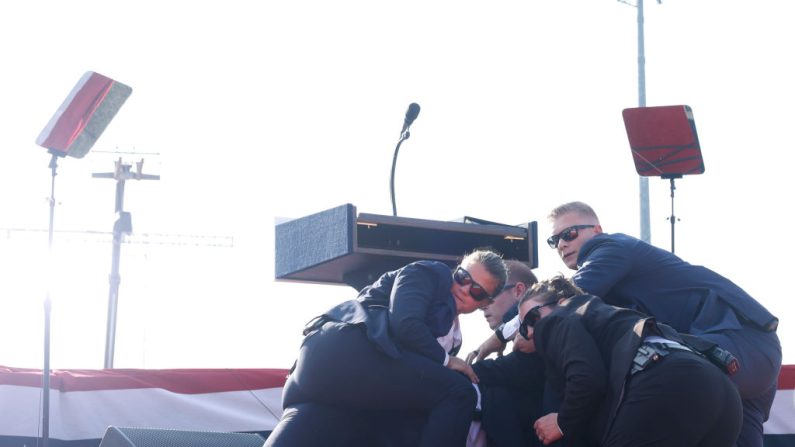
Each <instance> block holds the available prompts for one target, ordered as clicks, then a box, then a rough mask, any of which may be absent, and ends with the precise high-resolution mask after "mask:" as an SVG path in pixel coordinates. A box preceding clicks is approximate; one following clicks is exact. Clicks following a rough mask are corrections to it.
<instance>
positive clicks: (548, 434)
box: [533, 413, 563, 445]
mask: <svg viewBox="0 0 795 447" xmlns="http://www.w3.org/2000/svg"><path fill="white" fill-rule="evenodd" d="M533 429H535V431H536V436H538V440H539V441H541V443H542V444H544V445H549V444H552V443H553V442H555V441H557V440H558V439H560V438H562V437H563V432H562V431H561V430H560V426H559V425H558V414H557V413H549V414H548V415H546V416H541V417H540V418H538V420H537V421H536V422H535V424H533Z"/></svg>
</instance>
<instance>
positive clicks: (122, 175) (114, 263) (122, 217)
mask: <svg viewBox="0 0 795 447" xmlns="http://www.w3.org/2000/svg"><path fill="white" fill-rule="evenodd" d="M143 164H144V161H143V159H142V160H141V161H140V162H137V163H136V168H137V171H136V172H134V173H133V172H130V168H131V167H132V165H131V164H126V163H122V160H121V158H119V160H118V161H116V163H115V165H116V168H115V169H114V171H113V172H103V173H94V174H91V176H92V177H94V178H112V179H115V180H116V206H115V210H116V222H114V223H113V254H112V257H111V267H110V275H109V276H108V281H109V283H110V291H109V292H108V322H107V330H106V332H105V363H104V365H105V368H113V356H114V351H115V346H116V315H117V313H118V305H119V284H120V283H121V276H120V275H119V264H120V262H121V242H122V237H123V236H124V235H125V234H131V233H132V217H131V215H130V213H128V212H126V211H124V185H125V182H126V181H127V180H131V179H132V180H160V176H159V175H150V174H143V173H142V172H141V171H142V169H143Z"/></svg>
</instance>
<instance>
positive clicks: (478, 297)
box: [453, 266, 493, 301]
mask: <svg viewBox="0 0 795 447" xmlns="http://www.w3.org/2000/svg"><path fill="white" fill-rule="evenodd" d="M453 279H454V280H455V282H457V283H458V285H459V286H461V287H464V286H469V294H470V295H471V296H472V298H474V299H475V301H483V300H489V301H492V300H493V298H492V296H491V295H489V292H486V289H484V288H483V286H481V285H480V284H478V283H476V282H475V280H474V279H472V275H470V274H469V272H468V271H466V270H464V268H463V267H461V266H458V268H457V269H455V271H454V272H453Z"/></svg>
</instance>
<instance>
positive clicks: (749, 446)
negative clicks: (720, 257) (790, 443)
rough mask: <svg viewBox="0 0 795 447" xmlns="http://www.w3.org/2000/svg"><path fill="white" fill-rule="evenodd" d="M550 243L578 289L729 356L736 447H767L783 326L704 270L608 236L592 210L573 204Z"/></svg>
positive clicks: (558, 218) (560, 214)
mask: <svg viewBox="0 0 795 447" xmlns="http://www.w3.org/2000/svg"><path fill="white" fill-rule="evenodd" d="M549 220H550V222H551V224H552V236H551V237H550V238H549V239H548V240H547V242H548V243H549V245H550V247H552V248H555V249H556V250H557V252H558V254H559V255H560V258H561V259H562V260H563V262H564V263H565V264H566V266H567V267H569V268H571V269H576V270H577V272H576V273H575V274H574V276H573V278H572V279H573V281H574V282H575V284H577V286H579V287H580V288H581V289H583V290H584V291H586V292H588V293H590V294H593V295H597V296H599V297H601V298H602V299H604V301H605V302H606V303H608V304H612V305H615V306H622V307H628V308H631V309H637V310H639V311H641V312H643V313H645V314H648V315H651V316H654V317H655V318H657V319H658V320H659V321H661V322H663V323H666V324H668V325H670V326H672V327H673V328H674V329H675V330H677V331H679V332H683V333H689V334H696V335H699V336H701V337H703V338H705V339H708V340H710V341H713V342H715V343H717V344H718V345H719V346H721V347H723V348H724V349H727V350H729V351H730V352H731V353H732V354H734V355H735V356H736V357H737V358H738V359H739V361H740V365H741V367H740V371H739V372H738V373H737V374H734V375H733V376H732V377H731V378H732V381H733V382H734V383H735V385H737V388H738V390H739V392H740V396H741V397H742V402H743V426H742V430H741V433H740V436H739V438H738V440H737V445H738V446H741V447H761V446H762V445H763V429H762V424H763V423H764V421H765V420H767V417H768V415H769V412H770V407H771V405H772V403H773V397H774V395H775V392H776V383H777V379H778V374H779V369H780V367H781V345H780V343H779V339H778V336H777V335H776V332H775V331H776V328H777V326H778V319H777V318H776V317H775V316H774V315H772V314H771V313H770V312H769V311H768V310H767V309H765V308H764V307H763V306H762V305H761V304H759V302H757V301H756V300H755V299H754V298H752V297H751V296H750V295H749V294H748V293H746V292H745V291H744V290H743V289H741V288H740V287H739V286H737V285H736V284H734V283H733V282H731V281H730V280H728V279H727V278H724V277H723V276H721V275H719V274H717V273H715V272H714V271H712V270H709V269H707V268H705V267H702V266H697V265H692V264H689V263H687V262H685V261H683V260H682V259H680V258H679V257H678V256H676V255H674V254H673V253H670V252H668V251H666V250H662V249H660V248H657V247H654V246H652V245H649V244H647V243H645V242H643V241H641V240H638V239H636V238H634V237H631V236H627V235H625V234H607V233H604V231H603V230H602V226H601V225H600V223H599V218H598V217H597V216H596V213H595V212H594V210H593V209H592V208H591V207H590V206H588V205H587V204H585V203H582V202H571V203H566V204H564V205H561V206H559V207H557V208H555V209H554V210H553V211H552V212H551V213H550V215H549Z"/></svg>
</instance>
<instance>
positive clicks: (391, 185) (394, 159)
mask: <svg viewBox="0 0 795 447" xmlns="http://www.w3.org/2000/svg"><path fill="white" fill-rule="evenodd" d="M410 136H411V134H410V133H409V129H408V127H406V129H405V130H403V132H402V133H401V134H400V140H398V143H397V146H395V155H394V156H393V157H392V176H391V177H390V179H389V193H390V195H391V196H392V215H393V216H396V217H397V207H396V206H395V164H397V156H398V151H399V150H400V145H401V144H403V142H404V141H406V140H408V139H409V137H410Z"/></svg>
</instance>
